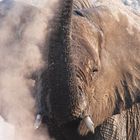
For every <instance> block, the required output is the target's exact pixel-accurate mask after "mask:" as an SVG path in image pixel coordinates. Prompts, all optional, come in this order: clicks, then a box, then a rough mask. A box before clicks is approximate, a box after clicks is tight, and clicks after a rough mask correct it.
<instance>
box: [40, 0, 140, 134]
mask: <svg viewBox="0 0 140 140" xmlns="http://www.w3.org/2000/svg"><path fill="white" fill-rule="evenodd" d="M79 2H80V3H84V0H79ZM58 5H59V6H58V7H57V8H56V9H57V10H56V12H55V13H56V14H55V16H54V18H53V20H52V21H53V22H51V23H52V24H51V25H52V27H51V32H50V37H49V40H48V42H49V44H48V55H47V56H45V60H46V62H47V63H48V67H47V68H46V69H45V70H44V71H43V74H42V76H41V82H42V85H43V86H42V87H45V88H44V90H43V92H42V93H40V94H42V95H43V96H42V95H41V97H43V103H45V104H46V108H47V109H46V110H47V116H48V118H50V119H52V120H53V121H54V122H55V123H56V124H57V126H58V127H59V128H61V126H62V127H64V128H65V129H67V128H68V127H72V128H73V127H74V128H75V129H76V131H77V130H79V133H80V134H87V132H88V131H89V130H90V131H92V132H93V131H94V127H97V126H98V125H100V124H102V123H103V121H104V120H106V119H107V118H108V117H110V116H112V115H114V114H117V113H120V112H121V111H122V110H125V109H127V108H130V107H131V106H132V105H133V104H134V103H137V102H139V101H140V71H139V68H140V57H139V55H140V49H139V44H140V38H139V35H140V33H139V32H138V31H137V30H136V27H134V26H132V30H133V31H134V32H135V35H134V36H135V37H133V40H132V35H131V34H129V32H128V31H127V30H126V28H125V26H127V24H128V20H127V19H126V16H124V15H123V14H121V13H119V14H118V16H119V22H117V21H116V19H115V18H114V17H113V16H111V15H112V14H111V11H110V10H109V9H107V8H105V7H103V8H102V7H98V8H90V9H87V10H85V9H84V10H74V11H73V8H72V7H73V0H60V1H59V4H58ZM89 5H90V4H89ZM91 7H92V6H91ZM124 18H125V19H126V20H124ZM114 28H116V29H117V30H114ZM42 79H43V80H42ZM70 124H71V125H70ZM73 124H76V125H73ZM68 129H69V128H68Z"/></svg>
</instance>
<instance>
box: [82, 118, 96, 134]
mask: <svg viewBox="0 0 140 140" xmlns="http://www.w3.org/2000/svg"><path fill="white" fill-rule="evenodd" d="M84 122H85V124H86V126H87V128H88V129H89V130H90V131H91V132H92V133H93V134H94V123H93V121H92V120H91V118H90V117H89V116H87V117H85V118H84Z"/></svg>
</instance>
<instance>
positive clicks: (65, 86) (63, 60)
mask: <svg viewBox="0 0 140 140" xmlns="http://www.w3.org/2000/svg"><path fill="white" fill-rule="evenodd" d="M72 5H73V0H60V3H59V8H58V9H59V11H57V13H56V16H54V18H53V25H52V31H51V33H50V38H49V46H48V47H49V48H48V49H49V54H48V95H49V99H48V100H49V101H48V102H49V104H50V105H49V110H50V112H51V114H52V116H54V118H55V119H56V120H57V121H58V122H62V123H63V122H66V121H69V120H72V119H74V118H76V117H79V116H80V115H81V113H82V111H83V110H82V109H81V106H84V105H81V104H85V103H83V102H81V104H80V103H79V101H81V100H82V101H85V94H84V93H82V92H81V91H80V90H79V89H78V85H77V81H76V74H75V68H74V65H73V58H72V53H71V51H72V50H71V42H70V33H71V16H72Z"/></svg>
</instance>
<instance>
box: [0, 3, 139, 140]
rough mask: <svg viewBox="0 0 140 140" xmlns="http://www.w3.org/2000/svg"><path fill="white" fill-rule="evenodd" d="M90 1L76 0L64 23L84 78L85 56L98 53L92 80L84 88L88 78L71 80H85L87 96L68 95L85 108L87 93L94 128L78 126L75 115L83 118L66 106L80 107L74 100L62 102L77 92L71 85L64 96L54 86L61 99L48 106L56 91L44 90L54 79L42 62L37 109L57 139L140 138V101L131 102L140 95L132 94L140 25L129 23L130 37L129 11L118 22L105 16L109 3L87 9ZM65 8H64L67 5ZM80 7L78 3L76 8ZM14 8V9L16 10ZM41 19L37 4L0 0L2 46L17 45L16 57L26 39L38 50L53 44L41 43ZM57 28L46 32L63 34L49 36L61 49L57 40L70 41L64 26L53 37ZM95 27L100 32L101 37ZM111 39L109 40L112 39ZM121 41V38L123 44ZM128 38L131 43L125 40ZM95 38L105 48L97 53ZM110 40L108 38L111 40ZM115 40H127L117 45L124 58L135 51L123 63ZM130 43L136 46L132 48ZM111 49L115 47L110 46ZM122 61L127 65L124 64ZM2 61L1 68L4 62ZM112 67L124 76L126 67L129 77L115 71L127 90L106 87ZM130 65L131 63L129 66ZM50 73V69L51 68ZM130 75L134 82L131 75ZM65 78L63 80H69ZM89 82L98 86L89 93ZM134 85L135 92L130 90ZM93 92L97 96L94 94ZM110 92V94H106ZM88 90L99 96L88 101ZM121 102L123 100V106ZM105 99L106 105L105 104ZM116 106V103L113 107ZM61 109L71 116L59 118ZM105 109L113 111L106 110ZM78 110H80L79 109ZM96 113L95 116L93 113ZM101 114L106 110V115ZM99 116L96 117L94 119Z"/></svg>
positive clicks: (43, 25)
mask: <svg viewBox="0 0 140 140" xmlns="http://www.w3.org/2000/svg"><path fill="white" fill-rule="evenodd" d="M70 2H71V1H70ZM89 2H90V1H89ZM69 4H70V3H69ZM112 6H113V5H112ZM62 7H63V6H62ZM64 7H65V6H64ZM88 7H93V6H92V5H91V4H90V3H89V4H82V3H80V1H79V2H78V1H76V2H75V4H74V9H75V10H76V9H77V11H73V15H72V25H71V27H72V30H70V27H69V28H68V29H69V30H70V32H71V35H70V37H71V36H72V37H71V40H70V43H72V44H73V45H72V47H70V49H72V51H71V55H70V56H72V66H73V65H74V64H76V66H77V67H79V68H80V69H81V70H82V71H83V72H82V73H81V71H80V70H79V69H78V74H79V75H83V73H84V75H86V79H88V81H90V76H89V75H90V74H91V73H90V72H89V71H87V72H86V70H85V69H87V70H88V69H90V67H89V66H91V64H90V63H87V62H88V61H87V60H88V59H89V60H90V61H91V60H94V61H95V58H96V59H97V58H98V57H97V56H98V54H100V57H99V62H100V63H99V66H101V68H100V69H99V70H98V69H97V68H98V67H96V69H95V67H94V69H93V79H91V80H93V82H91V83H90V82H89V83H90V84H91V85H90V84H89V85H88V86H89V87H88V88H87V85H86V84H82V82H81V81H83V80H81V81H78V80H76V83H75V84H73V86H74V85H76V86H77V84H79V85H80V86H82V85H85V88H84V86H83V89H84V90H85V91H86V90H88V89H89V90H88V92H85V94H86V96H83V95H82V97H83V98H81V97H80V100H79V99H78V100H77V97H75V96H71V95H70V97H73V99H71V101H72V102H73V104H75V102H76V105H77V104H78V105H77V106H78V107H79V108H82V107H83V108H84V105H83V104H82V103H83V101H84V102H85V101H86V99H84V98H85V97H87V98H88V99H91V100H90V101H91V103H89V105H88V107H89V108H90V110H91V113H92V114H93V115H91V116H93V117H92V120H93V122H94V123H95V127H96V126H97V127H96V130H95V134H94V135H93V134H92V133H90V132H89V133H88V134H87V132H88V129H87V128H85V126H83V125H80V127H79V121H80V120H81V119H77V118H78V117H79V116H77V115H73V114H76V113H72V112H71V113H69V112H68V111H69V110H73V112H75V111H76V110H78V109H76V105H73V107H71V106H70V105H69V104H68V106H67V105H66V104H65V102H66V101H67V100H68V103H69V102H70V101H69V100H70V99H69V96H68V95H69V93H70V94H78V92H74V93H72V92H69V88H66V90H67V91H68V94H67V93H65V94H66V97H65V98H62V97H63V96H64V95H60V93H61V92H60V90H58V92H57V93H58V95H57V98H56V99H60V102H59V101H55V100H54V101H55V102H56V106H59V105H60V103H61V101H62V106H61V107H60V108H59V109H58V110H56V109H55V106H54V108H53V112H54V113H53V112H52V111H51V104H52V101H51V100H50V98H53V99H54V97H51V96H50V93H52V91H49V90H48V89H49V88H48V87H49V86H48V85H49V84H50V83H52V82H53V81H51V77H49V76H48V67H47V66H46V67H45V68H44V70H43V73H42V71H40V74H41V75H39V74H38V80H36V81H37V82H36V87H35V88H36V89H37V94H38V96H37V106H38V110H37V113H41V114H42V115H44V119H43V121H44V122H45V125H46V124H47V126H48V128H49V132H50V135H51V136H52V137H55V138H56V139H57V140H82V139H83V140H90V139H91V140H94V139H95V140H118V139H119V140H139V139H140V134H139V133H140V123H139V118H140V106H139V105H138V104H137V105H133V106H132V104H134V103H135V102H138V101H139V100H138V97H137V96H136V97H135V98H134V97H133V95H134V94H135V95H139V88H137V90H136V87H140V86H137V85H139V79H140V78H139V75H140V74H139V67H140V66H139V58H140V57H139V54H140V53H139V49H138V46H137V45H138V44H140V43H139V32H138V30H139V28H138V27H134V26H131V27H133V28H131V29H132V30H129V31H130V33H133V32H132V31H134V33H135V34H134V35H133V36H131V38H130V36H129V35H128V33H127V32H125V30H124V27H126V23H127V20H126V19H127V17H123V18H124V19H125V20H124V21H123V18H122V19H120V22H119V23H118V21H117V22H116V20H115V19H114V18H113V17H112V19H111V20H110V18H108V17H110V16H109V15H110V14H111V11H107V10H106V9H107V7H106V8H105V7H104V8H103V7H102V6H101V7H97V8H91V9H88ZM67 8H68V7H67ZM67 8H66V9H64V10H67ZM61 9H62V8H61ZM78 9H80V11H79V10H78ZM16 10H18V12H17V11H16ZM58 10H59V9H58ZM96 10H97V11H98V12H99V15H98V14H97V15H98V16H99V17H100V18H98V16H97V15H95V11H96ZM58 13H59V12H58ZM105 13H107V14H105ZM11 15H12V16H11ZM104 16H105V18H104ZM121 16H122V15H120V18H121ZM11 17H12V18H11ZM56 17H60V16H58V15H56ZM67 17H69V16H66V17H65V18H64V19H65V20H66V19H67ZM132 17H133V18H134V15H132ZM132 17H131V18H132ZM58 19H59V18H58ZM58 19H57V18H56V20H55V21H57V20H58ZM99 19H100V22H98V21H99ZM105 19H106V20H105ZM45 20H46V16H45V13H42V12H41V11H40V10H39V9H37V8H35V7H33V6H29V5H26V4H23V3H18V2H14V1H5V2H0V21H1V32H2V33H3V31H4V32H7V34H2V35H3V36H4V37H5V38H4V40H3V37H2V36H1V47H2V48H3V49H4V48H5V49H6V50H7V49H9V50H11V51H12V52H13V51H15V48H17V46H18V52H19V54H18V53H17V54H18V55H15V57H17V58H18V57H19V56H21V57H27V56H22V55H23V54H21V52H23V51H24V50H26V49H25V44H27V46H26V47H28V45H34V46H35V48H36V47H37V48H38V47H40V50H42V49H43V48H49V46H50V47H51V45H49V46H48V45H44V44H46V43H45V42H44V40H45V39H44V37H45V36H46V22H45ZM65 20H64V21H65ZM135 20H136V21H137V20H138V18H136V17H135ZM59 21H61V20H60V19H59V20H58V22H59ZM58 22H56V25H59V24H58ZM66 22H67V23H69V20H66ZM103 22H104V23H105V24H107V25H108V28H105V27H104V28H101V27H102V26H101V24H100V23H103ZM112 22H113V24H112ZM125 22H126V23H125ZM54 23H55V22H54ZM54 23H53V24H54ZM67 23H65V24H64V23H63V26H64V25H66V24H67ZM76 23H77V24H76ZM89 23H91V24H89ZM116 23H118V24H117V25H116ZM105 24H104V26H105ZM111 24H112V25H113V26H114V28H113V30H112V29H111V27H112V26H111ZM137 24H138V23H137ZM78 25H80V27H81V26H82V27H81V28H80V27H78ZM83 25H85V26H84V27H83ZM86 25H87V26H86ZM97 25H98V26H99V27H100V28H101V29H102V30H101V29H98V30H97V27H98V26H97ZM94 26H95V27H94ZM57 27H58V29H59V27H62V24H60V26H57ZM64 27H66V26H64ZM67 27H68V26H67ZM76 27H77V28H76ZM116 27H117V28H116ZM118 27H119V28H118ZM79 28H80V30H79ZM61 29H63V28H60V30H61ZM105 29H108V32H107V33H106V30H105ZM115 29H117V30H115ZM133 29H134V30H133ZM69 30H68V31H69ZM20 31H22V32H20ZM64 31H65V30H64ZM86 31H87V32H86ZM96 31H97V32H96ZM102 31H104V32H102ZM77 32H78V33H77ZM110 32H111V35H109V33H110ZM55 33H57V30H56V28H54V33H53V34H54V36H53V35H50V37H51V36H52V37H53V39H54V40H57V39H58V40H59V39H60V38H62V39H63V40H60V42H58V41H57V42H55V41H53V40H52V39H51V38H50V40H52V42H55V43H52V45H55V46H57V45H58V46H59V47H60V49H61V45H59V43H60V44H63V43H64V44H65V46H66V47H67V45H66V43H69V41H68V38H69V35H67V34H66V35H65V36H62V35H63V34H64V32H63V31H62V32H61V33H62V35H61V36H60V34H59V35H58V36H56V38H55ZM92 33H93V34H92ZM96 33H99V38H98V36H97V34H96ZM102 33H103V34H102ZM115 33H116V34H115ZM119 33H121V34H120V38H119ZM123 33H124V34H123ZM74 35H75V36H74ZM47 37H48V36H47ZM78 37H79V38H78ZM105 38H106V39H105ZM115 38H117V41H115ZM65 39H66V40H67V41H66V42H65ZM121 39H122V40H121ZM103 40H105V41H103ZM111 40H113V41H112V42H111ZM133 40H134V41H133ZM61 41H64V42H61ZM92 41H95V42H92ZM50 42H51V41H50ZM104 42H105V43H104ZM121 42H122V43H124V44H121ZM128 42H129V44H130V45H129V44H128ZM56 43H57V44H56ZM96 43H97V44H96ZM118 43H119V45H118ZM17 44H18V45H17ZM95 44H96V45H97V46H99V47H100V46H104V48H102V49H100V51H99V52H100V53H99V52H96V53H95V52H94V50H95V47H96V45H95ZM109 44H111V46H110V45H109ZM7 45H8V46H9V48H6V47H5V46H7ZM11 46H12V47H11ZM43 46H44V47H43ZM118 46H119V48H118V49H120V47H122V48H124V49H126V48H125V47H126V46H128V48H127V49H126V50H125V51H124V50H123V49H122V48H121V49H120V50H122V51H121V53H122V54H123V55H124V57H125V58H126V55H127V56H129V55H130V54H131V53H132V54H135V55H130V57H127V60H126V62H127V63H124V60H123V58H122V55H120V50H119V51H118V50H117V49H116V50H114V49H115V48H117V47H118ZM131 46H132V47H133V48H134V49H132V48H131ZM62 48H63V47H62ZM76 48H79V49H76ZM129 48H130V50H131V51H130V52H129ZM89 49H90V51H86V50H89ZM9 50H8V52H9ZM27 50H28V49H27ZM29 50H30V49H29ZM56 50H57V49H56V48H54V53H55V52H56ZM58 50H59V49H58ZM113 50H114V51H115V53H113V52H112V51H113ZM105 51H106V53H105ZM52 52H53V51H52ZM101 52H102V53H101ZM124 52H126V53H124ZM90 53H91V54H90ZM112 53H113V54H112ZM127 53H128V54H127ZM5 54H7V53H5ZM68 54H69V53H67V55H68ZM3 55H4V54H3ZM9 55H10V53H9ZM50 55H51V54H50ZM116 55H118V58H120V59H119V60H122V63H121V64H120V62H118V61H117V60H118V59H116V58H115V57H116ZM59 56H61V55H59V54H58V58H59ZM70 56H68V58H71V57H70ZM76 56H77V57H76ZM89 56H93V58H90V57H89ZM113 56H114V58H113ZM15 57H14V58H15ZM8 58H9V57H8ZM29 58H30V57H29ZM65 58H66V57H65ZM85 58H86V59H85ZM54 59H55V58H54ZM28 60H30V59H28ZM44 60H45V61H46V65H47V64H48V54H47V53H46V51H44ZM58 60H60V59H58ZM68 60H69V59H68ZM97 60H98V59H97ZM103 60H104V61H103ZM113 60H114V61H113ZM130 60H131V61H132V62H133V63H132V62H131V61H130ZM32 61H33V60H32ZM4 62H5V60H3V63H4ZM14 62H15V61H14ZM80 62H82V63H83V64H84V65H80ZM113 62H116V63H117V64H116V65H117V67H116V66H114V63H113ZM128 62H129V63H128ZM136 62H137V63H136ZM49 64H50V58H49ZM60 64H61V63H60ZM60 64H59V67H61V68H62V66H61V65H60ZM105 64H106V65H107V64H108V65H109V67H106V66H105ZM130 64H131V65H130ZM15 65H17V64H15ZM123 65H124V66H125V67H123ZM3 66H4V68H5V63H4V65H3ZM56 66H58V65H57V64H56ZM66 66H67V67H68V68H70V66H69V65H66ZM84 66H85V67H84ZM128 66H129V68H128ZM131 66H132V67H131ZM49 67H50V70H51V68H52V67H51V65H49ZM73 67H74V66H73ZM116 68H117V69H118V68H119V70H120V69H121V73H123V74H124V76H125V75H126V72H125V73H124V70H125V71H126V70H127V72H128V73H127V77H126V78H127V79H125V78H124V77H121V78H122V79H120V77H119V76H120V75H119V74H120V73H119V72H118V73H117V76H118V78H119V80H124V82H125V81H127V84H128V85H126V83H125V84H124V87H125V91H126V92H125V93H124V94H123V91H122V94H120V92H119V93H118V94H115V93H117V90H116V92H115V93H114V92H113V91H112V92H110V91H109V90H110V88H109V87H111V86H112V83H114V81H115V79H117V78H116V77H113V76H115V75H114V74H112V73H113V72H114V71H115V70H116ZM122 68H126V69H124V70H123V71H122ZM130 68H131V71H130ZM104 69H105V70H104ZM109 69H111V70H112V72H111V71H109ZM11 70H12V69H11ZM72 71H76V70H74V69H73V68H72ZM99 71H100V72H101V73H100V74H99V76H98V77H97V76H96V74H97V73H98V72H99ZM60 72H62V75H64V76H67V75H68V72H67V69H66V72H65V71H60ZM105 72H107V73H106V74H107V76H105V75H104V74H105ZM29 73H30V70H29ZM49 73H51V71H50V72H49ZM74 73H75V72H74ZM53 74H54V75H56V73H53ZM53 74H52V80H53V79H54V82H56V84H58V83H59V81H58V82H57V77H56V79H55V76H54V75H53ZM60 74H61V73H60ZM71 74H72V73H71ZM73 75H74V74H73ZM84 75H83V76H82V77H83V78H84ZM97 75H98V74H97ZM26 76H29V75H26ZM39 76H41V77H39ZM76 76H78V75H76ZM101 76H102V77H104V76H105V79H102V80H101ZM67 77H68V76H67ZM79 77H80V76H79ZM28 78H29V77H28ZM48 78H49V79H50V83H48ZM62 78H64V77H63V76H62ZM65 78H66V77H65ZM113 78H114V79H113ZM129 78H130V80H132V81H133V82H131V81H129ZM72 79H75V78H74V76H72ZM112 79H113V81H112ZM94 80H96V82H94ZM98 80H99V81H98ZM69 81H71V80H69ZM73 81H75V80H73ZM64 82H67V80H66V81H64ZM64 82H63V81H62V82H60V83H61V84H60V85H59V84H58V88H60V87H62V88H63V86H64ZM47 83H48V85H47ZM67 83H68V82H67ZM92 83H93V85H92ZM98 83H99V84H98ZM107 83H109V85H108V86H107ZM134 83H135V88H134V86H133V84H134ZM105 84H106V87H107V88H105ZM70 85H72V84H70ZM98 85H100V86H99V88H101V89H103V91H104V92H101V91H100V92H99V89H98ZM90 86H91V88H90ZM113 86H114V85H113ZM50 87H51V86H50ZM53 87H54V88H56V87H55V84H54V85H52V88H53ZM93 87H96V90H95V92H92V93H91V91H92V89H94V88H93ZM128 87H129V88H128ZM79 88H80V87H79ZM107 89H108V92H107V91H106V90H107ZM118 89H119V90H120V88H118ZM132 89H133V91H135V92H132ZM136 91H137V92H136ZM95 93H96V94H95ZM105 93H108V94H106V95H105ZM130 93H131V94H130ZM97 94H98V95H100V96H97ZM110 94H111V95H113V96H110ZM52 95H53V96H54V95H55V93H52ZM79 95H80V94H79ZM88 95H89V97H88ZM92 95H93V96H94V97H96V98H97V99H98V102H95V101H94V102H93V103H92V101H93V99H92ZM104 95H105V96H104ZM114 95H117V96H116V97H117V98H114V99H113V100H107V99H108V97H110V99H112V98H113V97H114ZM119 95H122V96H120V97H119ZM124 95H127V96H125V98H123V97H124ZM130 95H131V98H130ZM61 96H62V97H61ZM102 96H103V98H102ZM105 97H106V98H105ZM132 97H133V98H132ZM61 98H62V99H61ZM96 98H94V99H96ZM97 99H96V100H97ZM134 99H137V100H136V101H135V100H134ZM106 100H107V101H106ZM50 101H51V102H50ZM111 101H113V102H112V103H111ZM132 101H133V102H132ZM79 102H80V103H79ZM87 102H88V100H87V101H86V102H85V104H86V103H87ZM66 103H67V102H66ZM70 103H71V102H70ZM114 103H115V107H114ZM110 104H111V106H110ZM124 104H125V106H124ZM82 105H83V106H82ZM106 105H107V107H108V108H105V109H104V107H106ZM128 105H129V107H128ZM116 106H117V107H116ZM131 106H132V107H131ZM68 107H70V109H68ZM111 107H112V108H113V110H115V112H112V109H111ZM123 107H124V108H123ZM130 107H131V108H130ZM5 108H7V106H5ZM5 108H2V109H3V111H0V114H1V115H2V116H3V117H4V118H5V119H7V111H5V110H6V109H5ZM86 108H87V107H86ZM114 108H115V109H114ZM116 108H117V110H116ZM126 108H129V109H128V110H126ZM63 109H64V110H67V111H66V112H65V111H63ZM101 109H103V110H101ZM82 110H85V111H86V109H82ZM122 110H124V111H122ZM57 111H58V114H57ZM59 111H60V112H61V113H62V117H63V118H64V117H65V113H67V112H68V116H69V114H70V117H68V118H67V115H66V117H65V118H66V119H63V120H62V119H61V116H60V115H61V114H59ZM101 111H102V112H101ZM109 111H110V112H111V113H109ZM76 112H79V110H78V111H76ZM97 113H98V115H97ZM116 113H119V114H117V115H114V114H116ZM53 114H56V115H58V116H60V117H58V119H59V120H56V117H55V115H53ZM71 114H72V115H71ZM78 114H79V113H78ZM94 114H95V115H96V116H97V117H96V116H94ZM104 115H106V117H105V116H104ZM112 115H113V116H112ZM73 116H75V117H73ZM80 117H82V116H80ZM108 117H110V118H108ZM97 118H98V119H99V120H97ZM106 118H107V119H106ZM69 120H72V121H71V123H69ZM25 121H26V120H25ZM67 121H68V123H67V124H68V125H65V122H67ZM103 121H104V122H103ZM81 124H82V123H81ZM82 126H83V127H82ZM81 127H82V128H81ZM80 134H85V135H84V136H80Z"/></svg>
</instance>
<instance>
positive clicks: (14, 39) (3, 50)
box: [0, 0, 54, 140]
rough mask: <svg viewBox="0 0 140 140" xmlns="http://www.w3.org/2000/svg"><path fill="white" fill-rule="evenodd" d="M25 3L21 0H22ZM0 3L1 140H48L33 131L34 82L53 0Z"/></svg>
mask: <svg viewBox="0 0 140 140" xmlns="http://www.w3.org/2000/svg"><path fill="white" fill-rule="evenodd" d="M22 2H24V0H22ZM22 2H21V0H18V1H17V2H16V1H12V0H4V1H2V2H1V1H0V140H25V139H26V140H50V138H49V137H48V135H47V129H46V128H40V129H39V130H35V129H34V126H33V125H34V117H35V99H34V96H33V91H34V90H33V89H34V84H35V81H34V80H33V79H31V75H32V74H33V73H34V72H36V71H38V70H40V69H41V68H42V67H43V66H44V62H43V60H42V53H41V51H42V50H43V47H45V46H46V45H45V39H46V37H47V30H46V28H47V21H48V17H49V16H50V15H51V10H50V9H51V8H50V7H51V6H52V5H53V3H54V1H52V0H51V2H50V1H49V2H48V1H47V0H46V1H41V2H42V3H41V2H37V1H32V2H33V5H36V6H35V7H34V6H32V5H30V4H32V3H29V4H27V3H26V2H31V1H26V2H24V3H22Z"/></svg>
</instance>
